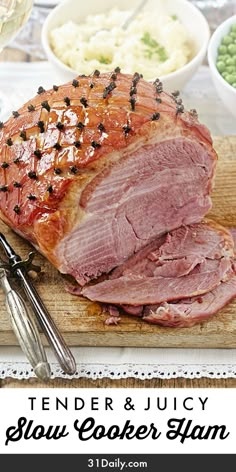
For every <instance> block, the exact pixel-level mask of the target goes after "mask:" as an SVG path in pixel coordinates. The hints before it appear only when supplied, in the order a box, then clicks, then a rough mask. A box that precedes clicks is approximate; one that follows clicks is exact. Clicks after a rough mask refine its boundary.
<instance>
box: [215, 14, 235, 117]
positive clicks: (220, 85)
mask: <svg viewBox="0 0 236 472" xmlns="http://www.w3.org/2000/svg"><path fill="white" fill-rule="evenodd" d="M235 23H236V15H234V16H231V17H230V18H228V20H226V21H224V22H223V23H221V25H219V26H218V28H217V29H216V30H215V32H214V33H213V35H212V37H211V39H210V42H209V46H208V63H209V67H210V71H211V76H212V79H213V82H214V85H215V87H216V90H217V92H218V95H219V97H220V98H221V100H222V102H223V103H224V105H225V106H226V107H227V108H228V110H229V111H230V112H231V113H232V115H234V116H235V117H236V89H235V88H234V87H232V86H231V85H230V84H228V82H226V80H225V79H224V78H223V77H222V75H221V74H220V73H219V72H218V70H217V68H216V60H217V53H218V47H219V46H220V44H221V41H222V39H223V37H224V36H226V35H227V34H228V33H229V31H230V28H231V26H232V25H233V24H235Z"/></svg>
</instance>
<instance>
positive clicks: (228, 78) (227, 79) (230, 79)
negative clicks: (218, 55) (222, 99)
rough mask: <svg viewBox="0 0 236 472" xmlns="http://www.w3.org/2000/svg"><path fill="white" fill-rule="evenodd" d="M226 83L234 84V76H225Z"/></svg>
mask: <svg viewBox="0 0 236 472" xmlns="http://www.w3.org/2000/svg"><path fill="white" fill-rule="evenodd" d="M226 81H227V82H228V83H229V84H230V85H232V84H234V82H235V76H234V75H227V77H226Z"/></svg>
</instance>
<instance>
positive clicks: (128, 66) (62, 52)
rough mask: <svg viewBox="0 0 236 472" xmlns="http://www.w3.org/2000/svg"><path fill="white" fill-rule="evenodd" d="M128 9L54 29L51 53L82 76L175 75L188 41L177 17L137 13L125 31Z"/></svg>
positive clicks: (187, 54) (186, 53)
mask: <svg viewBox="0 0 236 472" xmlns="http://www.w3.org/2000/svg"><path fill="white" fill-rule="evenodd" d="M131 14H132V12H131V11H120V10H117V9H113V10H111V11H110V12H109V13H106V14H105V13H104V14H100V15H90V16H88V17H87V18H86V19H85V21H84V23H81V24H76V23H74V22H73V21H70V22H67V23H65V24H64V25H62V26H60V27H58V28H55V29H53V30H52V32H51V37H50V43H51V47H52V49H53V51H54V53H55V55H56V56H57V57H58V58H59V59H60V60H61V61H62V62H64V63H65V64H66V65H68V66H69V67H71V68H72V69H74V70H75V71H76V72H78V73H80V74H90V73H91V72H92V71H93V70H94V69H100V70H102V71H103V72H106V71H112V70H114V69H115V67H117V66H119V67H120V68H121V69H122V72H126V73H134V72H136V71H138V72H139V73H142V74H143V76H144V78H145V79H147V80H148V79H153V78H155V77H157V76H163V75H166V74H169V73H170V72H173V71H175V70H177V69H179V68H181V67H182V66H184V64H186V63H187V62H188V61H189V60H190V58H191V41H190V38H189V35H188V32H187V30H186V28H185V27H184V26H183V25H182V23H181V22H180V21H179V19H178V18H177V16H175V15H173V16H163V15H160V16H158V15H157V16H156V17H155V16H153V15H152V14H151V13H150V12H144V13H140V14H139V15H138V16H137V17H136V18H135V19H134V20H133V21H132V22H131V23H130V25H129V27H128V28H127V29H126V30H123V29H122V25H123V24H124V22H125V20H126V19H127V18H128V17H129V16H130V15H131Z"/></svg>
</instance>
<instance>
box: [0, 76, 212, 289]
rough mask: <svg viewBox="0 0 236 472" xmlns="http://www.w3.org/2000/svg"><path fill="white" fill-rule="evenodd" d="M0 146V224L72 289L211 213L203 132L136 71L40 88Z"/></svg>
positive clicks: (0, 135) (6, 128) (1, 134)
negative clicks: (67, 277)
mask: <svg viewBox="0 0 236 472" xmlns="http://www.w3.org/2000/svg"><path fill="white" fill-rule="evenodd" d="M0 149H1V151H0V165H1V167H0V212H1V218H2V219H3V220H4V221H5V222H6V223H7V224H8V225H9V226H11V227H12V228H13V229H14V230H15V231H17V232H18V233H19V234H20V235H22V236H23V237H25V238H26V239H28V240H29V241H30V242H31V243H32V244H34V245H35V246H36V247H37V248H38V249H39V250H40V251H41V253H42V254H44V255H45V256H46V257H47V258H48V259H49V260H50V261H51V262H52V263H53V264H54V265H55V266H56V267H57V269H58V270H59V271H60V272H62V273H64V274H70V275H72V276H73V277H74V278H75V279H76V280H77V282H78V283H79V284H80V285H81V286H84V285H85V284H86V283H88V282H89V281H91V280H94V279H97V278H98V277H99V276H100V275H102V274H107V273H109V272H110V271H111V270H113V269H114V268H115V267H118V266H120V265H121V264H123V262H124V261H126V260H127V259H128V258H130V257H131V256H133V254H134V253H136V252H138V251H139V250H140V249H142V248H144V247H145V246H146V245H147V244H149V243H150V242H152V241H153V240H154V239H156V238H158V237H160V236H161V235H163V234H164V233H166V232H168V231H171V230H173V229H175V228H179V227H180V226H182V225H189V224H192V223H194V222H197V221H200V220H201V219H202V218H203V216H204V215H205V214H206V213H207V211H208V210H209V209H210V207H211V199H210V191H211V188H212V184H213V178H214V173H215V165H216V153H215V151H214V149H213V147H212V140H211V137H210V134H209V132H208V130H207V129H206V127H205V126H203V125H201V124H200V123H199V122H198V120H197V117H196V114H195V113H188V112H187V111H184V107H183V104H182V103H181V102H180V99H179V98H177V97H176V94H174V95H170V94H167V93H165V92H164V91H163V90H162V84H161V83H160V81H158V80H156V81H155V82H154V83H149V82H146V81H145V80H143V78H142V76H140V75H139V74H137V73H136V74H134V75H133V76H132V75H127V74H122V73H120V71H119V69H117V70H116V71H114V72H113V73H106V74H99V72H98V71H95V73H94V74H93V75H91V76H88V77H85V76H80V77H78V78H77V79H75V80H73V82H70V83H67V84H65V85H62V86H60V87H55V86H54V88H52V89H51V90H48V91H45V90H44V89H43V88H42V87H40V88H39V90H38V94H37V96H36V97H35V98H33V99H32V100H30V101H29V102H28V103H26V104H25V105H24V106H23V107H22V108H20V110H19V111H18V112H17V113H14V116H12V117H11V118H10V119H9V120H8V121H7V122H6V123H5V124H1V129H0Z"/></svg>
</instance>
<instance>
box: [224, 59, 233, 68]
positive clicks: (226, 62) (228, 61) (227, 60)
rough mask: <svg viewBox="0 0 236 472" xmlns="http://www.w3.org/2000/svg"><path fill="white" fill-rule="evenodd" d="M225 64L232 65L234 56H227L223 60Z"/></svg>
mask: <svg viewBox="0 0 236 472" xmlns="http://www.w3.org/2000/svg"><path fill="white" fill-rule="evenodd" d="M225 64H226V65H227V66H233V65H234V58H233V57H228V58H227V59H226V61H225Z"/></svg>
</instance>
